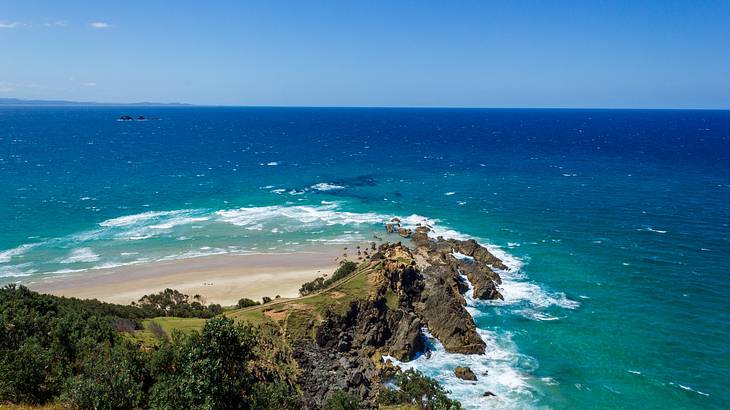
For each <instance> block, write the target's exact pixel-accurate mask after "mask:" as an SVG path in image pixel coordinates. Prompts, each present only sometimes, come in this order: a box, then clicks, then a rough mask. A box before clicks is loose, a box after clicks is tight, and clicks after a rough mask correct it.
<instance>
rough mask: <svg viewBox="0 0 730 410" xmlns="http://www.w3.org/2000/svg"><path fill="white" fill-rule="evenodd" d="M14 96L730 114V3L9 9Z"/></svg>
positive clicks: (2, 38)
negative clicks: (712, 110)
mask: <svg viewBox="0 0 730 410" xmlns="http://www.w3.org/2000/svg"><path fill="white" fill-rule="evenodd" d="M0 53H1V54H0V56H1V57H0V98H1V97H18V98H46V99H51V98H52V99H70V100H94V101H114V102H132V101H165V102H169V101H182V102H189V103H196V104H225V105H229V104H230V105H305V106H467V107H628V108H730V1H700V0H697V1H671V0H665V1H645V2H642V1H610V2H609V1H605V2H604V1H576V2H564V1H535V2H533V1H514V2H509V1H504V2H487V1H479V2H469V1H453V2H451V1H440V2H429V1H401V2H388V1H361V2H354V1H344V0H343V1H324V2H319V1H304V0H302V1H291V2H283V1H260V2H259V1H246V2H244V1H211V2H203V1H185V0H182V1H181V0H178V1H172V0H170V1H150V0H147V1H114V2H112V1H40V0H34V1H29V0H23V1H15V0H3V1H2V2H1V3H0Z"/></svg>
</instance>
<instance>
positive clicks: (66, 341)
mask: <svg viewBox="0 0 730 410" xmlns="http://www.w3.org/2000/svg"><path fill="white" fill-rule="evenodd" d="M386 229H387V232H388V233H389V234H390V235H392V236H395V235H399V236H400V237H403V238H406V241H407V242H408V243H407V244H404V243H402V242H401V241H398V242H393V241H390V242H385V243H382V244H381V245H380V246H376V244H375V243H374V242H373V243H371V244H370V246H369V247H368V249H361V248H360V247H358V249H357V254H358V260H357V261H353V260H342V261H341V264H340V267H339V268H338V269H337V270H336V271H335V272H334V274H333V275H332V276H330V277H329V278H325V277H319V278H317V279H315V280H314V281H311V282H307V283H305V284H303V285H302V287H301V289H300V294H301V297H298V298H289V299H287V298H278V297H277V298H275V299H272V298H270V297H264V298H263V303H259V302H255V301H253V300H250V299H245V298H243V299H241V300H240V301H239V302H238V304H237V306H235V307H231V308H224V307H221V306H220V305H218V304H206V303H205V298H203V297H201V296H200V295H195V296H193V297H190V296H188V295H185V294H182V293H180V292H178V291H175V290H172V289H166V290H164V291H162V292H160V293H157V294H152V295H145V296H144V297H142V298H141V299H140V300H139V301H138V302H134V303H132V304H131V305H116V304H110V303H104V302H98V301H96V300H82V299H76V298H66V297H59V296H51V295H44V294H39V293H35V292H32V291H30V290H29V289H27V288H25V287H23V286H16V285H9V286H6V287H5V288H3V289H2V290H0V293H1V294H2V297H1V298H0V320H1V321H2V323H0V343H1V345H0V373H2V374H3V376H4V377H3V378H2V380H0V403H2V402H9V403H18V404H30V405H36V404H48V405H51V406H56V405H57V406H59V407H61V406H70V407H73V408H98V409H103V408H109V409H111V408H210V409H224V408H241V409H259V408H260V409H274V408H276V409H280V408H281V409H289V408H290V409H298V408H306V409H319V408H325V409H357V408H392V409H396V408H397V409H411V408H412V409H458V408H461V405H460V403H459V402H457V401H455V400H452V399H450V398H448V392H447V391H445V390H444V388H443V387H441V386H440V385H439V384H438V382H436V381H435V380H433V379H430V378H428V377H426V376H424V375H422V374H420V373H419V372H417V371H414V370H406V371H402V370H401V369H399V367H398V366H397V365H396V363H395V362H401V361H402V362H407V361H410V360H412V359H414V358H416V357H418V356H421V355H425V356H426V357H430V354H431V352H430V351H429V349H428V347H427V345H426V344H425V339H426V337H425V334H424V331H427V332H428V333H430V335H432V336H433V337H435V338H436V339H437V340H438V341H439V342H440V343H441V344H442V345H443V348H444V349H445V350H446V351H447V352H453V353H461V354H469V355H480V354H484V352H485V347H486V344H485V341H484V340H483V339H482V338H481V337H480V336H479V334H478V333H477V329H476V326H475V323H474V320H473V319H472V317H471V316H470V314H469V312H468V311H467V310H466V308H465V306H466V300H465V295H467V296H468V297H473V298H475V299H485V300H493V299H501V298H502V295H501V294H500V292H499V289H498V285H499V284H500V283H501V278H500V276H499V274H498V273H497V271H499V270H507V269H508V268H507V266H505V264H504V263H503V262H502V261H501V260H500V259H499V258H497V257H496V256H494V255H493V254H492V253H490V252H489V250H488V249H487V248H485V247H483V246H481V245H480V244H479V243H477V242H476V241H474V240H456V239H444V238H443V237H440V236H439V237H436V238H434V237H432V236H433V232H432V230H431V229H430V228H429V227H428V226H417V227H415V229H414V230H411V229H408V228H404V227H401V225H400V220H398V219H397V218H395V219H393V221H391V223H389V224H386ZM429 234H431V236H429ZM272 257H276V256H275V255H274V256H272ZM454 374H455V375H456V377H458V378H460V379H462V380H463V381H464V383H471V382H473V381H476V380H477V378H479V377H486V376H487V375H486V374H485V375H481V374H480V375H477V374H475V373H474V372H473V371H472V370H471V369H469V368H468V367H456V368H455V369H454ZM474 395H475V396H480V397H481V399H482V400H484V401H483V403H484V405H485V406H489V405H490V401H492V400H499V397H498V396H495V394H494V393H492V392H490V391H476V388H475V391H474ZM491 403H492V404H498V402H496V401H494V402H491Z"/></svg>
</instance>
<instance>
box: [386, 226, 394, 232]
mask: <svg viewBox="0 0 730 410" xmlns="http://www.w3.org/2000/svg"><path fill="white" fill-rule="evenodd" d="M393 226H394V225H393V224H385V231H386V232H388V233H393Z"/></svg>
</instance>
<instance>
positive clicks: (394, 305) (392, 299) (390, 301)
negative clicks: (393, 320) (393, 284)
mask: <svg viewBox="0 0 730 410" xmlns="http://www.w3.org/2000/svg"><path fill="white" fill-rule="evenodd" d="M398 302H399V300H398V295H396V294H395V293H393V291H392V290H390V288H389V289H388V290H387V291H386V292H385V304H386V305H388V309H390V310H398Z"/></svg>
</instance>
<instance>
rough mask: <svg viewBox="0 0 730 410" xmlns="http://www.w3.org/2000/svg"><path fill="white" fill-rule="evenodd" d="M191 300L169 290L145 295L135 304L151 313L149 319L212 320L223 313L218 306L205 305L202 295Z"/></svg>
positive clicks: (182, 294) (186, 296) (184, 295)
mask: <svg viewBox="0 0 730 410" xmlns="http://www.w3.org/2000/svg"><path fill="white" fill-rule="evenodd" d="M195 296H196V297H193V298H192V301H191V298H190V296H188V295H186V294H184V293H181V292H179V291H177V290H174V289H170V288H167V289H165V290H163V291H161V292H158V293H153V294H151V295H144V296H142V298H140V299H139V301H137V303H135V304H134V306H137V307H138V308H140V309H142V310H143V311H146V312H149V313H150V315H149V316H147V317H155V316H175V317H199V318H204V319H207V318H211V317H213V316H216V315H219V314H221V313H222V312H223V308H222V307H221V305H218V304H211V305H208V306H206V305H204V304H202V303H200V302H199V301H200V300H202V298H201V297H200V295H195Z"/></svg>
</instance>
